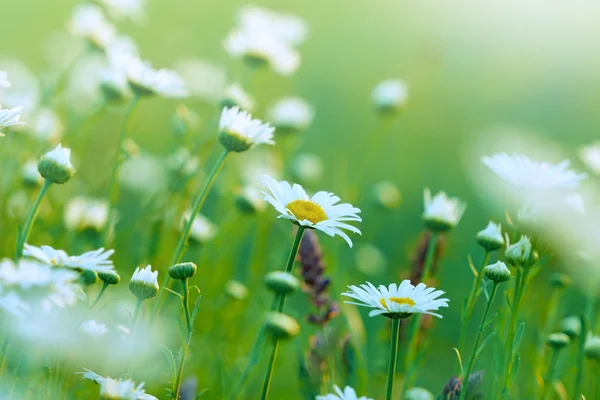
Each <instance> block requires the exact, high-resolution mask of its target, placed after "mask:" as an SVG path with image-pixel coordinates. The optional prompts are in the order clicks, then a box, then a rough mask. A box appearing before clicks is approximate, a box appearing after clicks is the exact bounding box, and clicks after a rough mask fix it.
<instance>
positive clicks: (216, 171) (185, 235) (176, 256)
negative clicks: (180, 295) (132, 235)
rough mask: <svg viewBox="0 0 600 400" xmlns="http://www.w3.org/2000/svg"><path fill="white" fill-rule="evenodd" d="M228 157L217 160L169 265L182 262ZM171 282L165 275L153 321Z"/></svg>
mask: <svg viewBox="0 0 600 400" xmlns="http://www.w3.org/2000/svg"><path fill="white" fill-rule="evenodd" d="M228 155H229V151H227V150H225V151H223V153H221V156H220V157H219V159H218V160H217V163H216V164H215V166H214V167H213V170H212V171H211V172H210V175H209V176H208V180H207V181H206V183H205V184H204V187H203V188H202V190H201V191H200V193H198V196H197V197H196V199H195V200H194V204H193V205H192V213H191V214H190V218H189V219H188V220H187V221H186V223H185V225H184V227H183V231H182V232H181V236H179V241H178V242H177V246H176V247H175V252H174V253H173V257H172V259H171V264H169V265H175V264H177V263H178V262H180V261H181V257H182V256H183V250H184V249H185V246H186V245H187V241H188V239H189V238H190V233H191V231H192V225H193V224H194V219H195V218H196V215H198V213H199V212H200V210H201V209H202V205H203V204H204V202H205V201H206V197H207V196H208V193H209V192H210V189H211V188H212V186H213V184H214V183H215V180H216V178H217V175H219V171H221V169H222V168H223V165H224V164H225V160H226V159H227V156H228ZM170 281H171V277H170V276H169V274H165V279H164V281H163V283H162V285H161V286H160V289H159V292H158V299H157V301H156V305H155V306H154V309H153V310H152V317H151V318H152V319H154V318H155V317H156V315H157V314H158V313H159V312H160V309H161V308H162V305H163V303H164V292H165V288H166V287H168V286H169V282H170Z"/></svg>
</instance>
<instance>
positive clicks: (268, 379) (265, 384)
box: [260, 339, 279, 400]
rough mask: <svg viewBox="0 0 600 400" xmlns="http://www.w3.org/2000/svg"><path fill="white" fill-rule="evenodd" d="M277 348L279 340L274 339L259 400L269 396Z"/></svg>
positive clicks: (264, 399)
mask: <svg viewBox="0 0 600 400" xmlns="http://www.w3.org/2000/svg"><path fill="white" fill-rule="evenodd" d="M278 348H279V339H275V341H274V343H273V350H272V351H271V357H270V358H269V364H268V365H267V373H266V375H265V380H264V382H263V388H262V393H261V395H260V399H261V400H266V398H267V396H268V395H269V389H270V387H271V377H272V376H273V366H274V365H275V358H277V349H278Z"/></svg>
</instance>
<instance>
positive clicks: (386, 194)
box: [373, 181, 402, 210]
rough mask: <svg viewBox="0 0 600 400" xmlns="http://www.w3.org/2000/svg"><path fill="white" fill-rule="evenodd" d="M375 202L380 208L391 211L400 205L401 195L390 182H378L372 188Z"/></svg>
mask: <svg viewBox="0 0 600 400" xmlns="http://www.w3.org/2000/svg"><path fill="white" fill-rule="evenodd" d="M373 192H374V197H375V201H376V202H377V204H378V205H380V206H381V207H383V208H385V209H388V210H391V209H393V208H396V207H398V206H399V205H400V203H402V193H401V192H400V189H398V186H397V185H396V184H395V183H394V182H391V181H379V182H377V183H376V184H375V185H374V187H373Z"/></svg>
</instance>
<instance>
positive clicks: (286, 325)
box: [265, 311, 300, 340]
mask: <svg viewBox="0 0 600 400" xmlns="http://www.w3.org/2000/svg"><path fill="white" fill-rule="evenodd" d="M265 328H266V329H267V332H269V334H270V335H271V337H272V338H273V339H279V340H284V339H290V338H292V337H294V336H296V335H298V333H300V325H298V322H296V320H295V319H294V318H292V317H290V316H289V315H286V314H283V313H280V312H275V311H271V312H268V313H267V314H266V317H265Z"/></svg>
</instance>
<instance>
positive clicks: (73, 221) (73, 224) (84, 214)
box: [63, 196, 110, 232]
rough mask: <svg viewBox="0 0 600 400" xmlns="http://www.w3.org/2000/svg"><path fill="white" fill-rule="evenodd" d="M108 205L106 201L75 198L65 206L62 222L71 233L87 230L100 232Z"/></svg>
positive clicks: (106, 215) (104, 221) (105, 220)
mask: <svg viewBox="0 0 600 400" xmlns="http://www.w3.org/2000/svg"><path fill="white" fill-rule="evenodd" d="M109 207H110V206H109V204H108V201H107V200H101V199H94V198H91V197H85V196H76V197H73V198H72V199H70V200H69V202H68V203H67V205H66V206H65V213H64V216H63V221H64V224H65V227H66V228H67V229H68V230H71V231H84V230H87V229H90V230H93V231H97V232H101V231H102V230H103V229H104V226H105V225H106V222H107V219H108V214H109V213H108V210H109Z"/></svg>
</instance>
